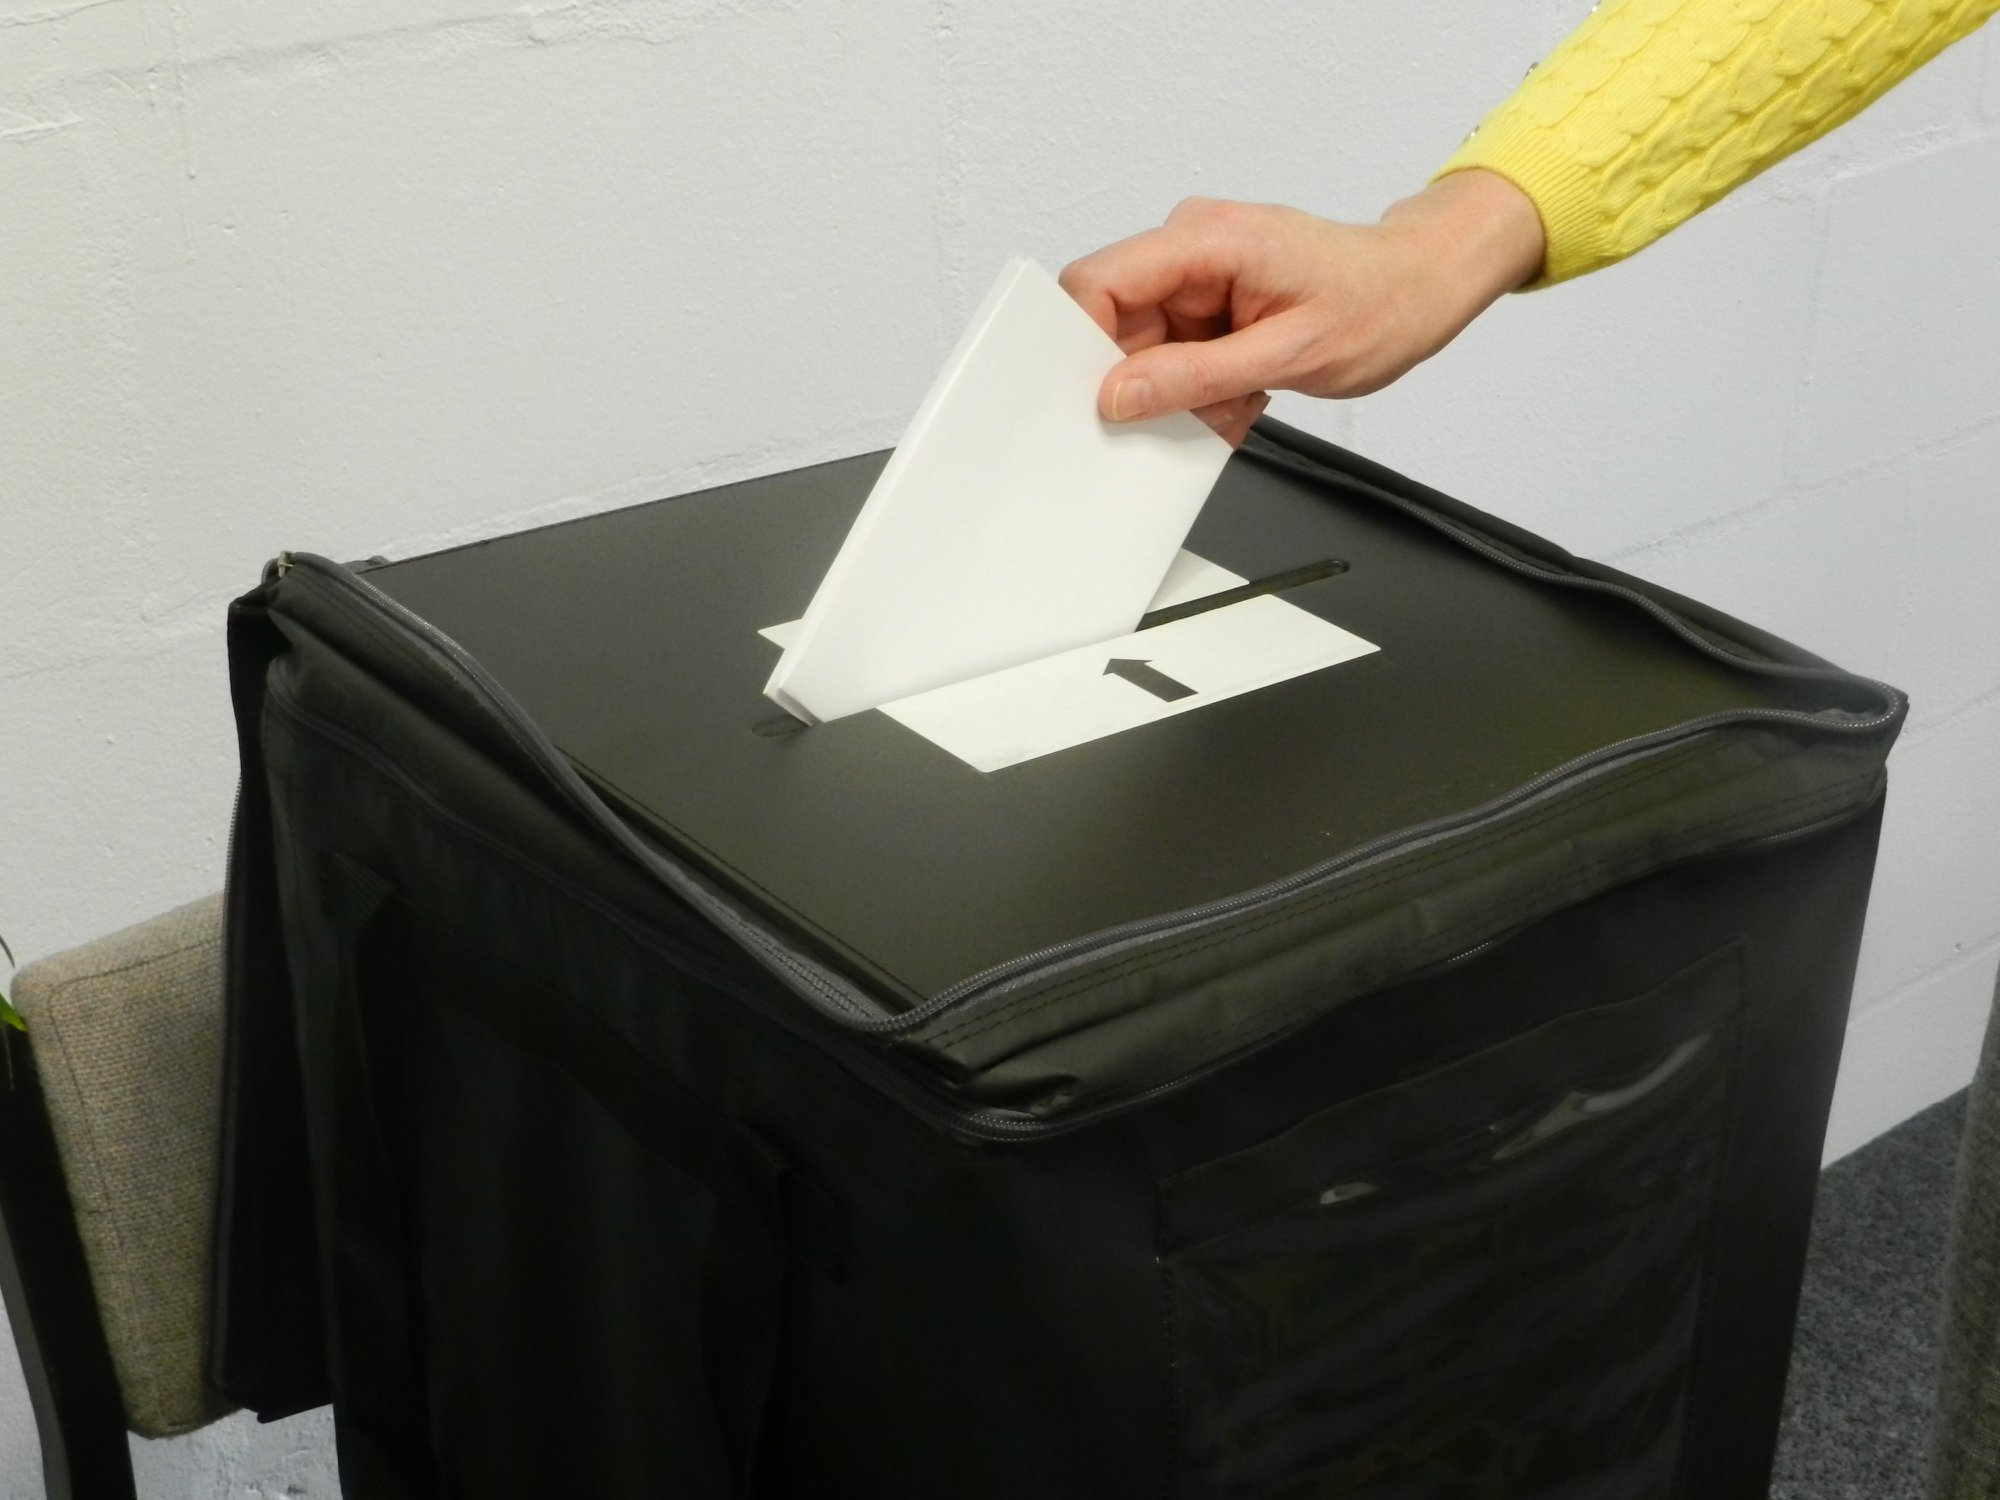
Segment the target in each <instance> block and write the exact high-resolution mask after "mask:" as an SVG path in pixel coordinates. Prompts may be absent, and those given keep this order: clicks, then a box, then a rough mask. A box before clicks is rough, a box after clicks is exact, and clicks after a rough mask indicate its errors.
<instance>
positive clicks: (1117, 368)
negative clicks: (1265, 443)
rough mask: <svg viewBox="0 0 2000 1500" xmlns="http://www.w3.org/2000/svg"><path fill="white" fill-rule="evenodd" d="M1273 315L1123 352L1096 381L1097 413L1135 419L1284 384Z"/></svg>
mask: <svg viewBox="0 0 2000 1500" xmlns="http://www.w3.org/2000/svg"><path fill="white" fill-rule="evenodd" d="M1274 321H1276V320H1275V319H1272V320H1267V321H1265V322H1261V323H1252V324H1251V325H1250V326H1249V327H1248V328H1239V329H1238V330H1236V332H1234V333H1226V334H1224V335H1223V336H1222V337H1221V338H1219V339H1199V340H1192V341H1189V342H1184V343H1168V344H1155V345H1154V346H1153V347H1152V348H1150V349H1141V350H1140V351H1139V352H1138V353H1137V354H1133V355H1129V356H1127V357H1126V358H1124V359H1122V360H1120V361H1119V362H1118V363H1117V364H1115V365H1113V366H1112V367H1111V369H1110V371H1109V372H1108V373H1107V374H1106V375H1105V377H1104V383H1103V384H1102V385H1101V386H1099V387H1098V391H1097V410H1098V412H1099V414H1100V415H1102V416H1103V417H1104V418H1105V419H1106V420H1107V421H1111V422H1136V421H1139V420H1140V419H1142V418H1145V417H1163V416H1165V415H1166V414H1167V413H1169V412H1176V411H1189V410H1192V409H1193V408H1194V407H1197V406H1209V405H1212V404H1213V403H1215V402H1217V401H1228V400H1231V399H1233V398H1235V397H1237V396H1247V395H1249V394H1250V393H1251V392H1253V391H1265V390H1269V389H1271V388H1273V387H1276V386H1281V385H1283V384H1284V383H1285V382H1284V378H1283V377H1284V376H1285V375H1286V374H1287V373H1289V372H1288V370H1287V368H1286V360H1285V355H1286V353H1287V352H1288V351H1287V348H1286V345H1287V343H1288V341H1287V340H1285V339H1284V337H1283V336H1282V334H1279V333H1278V332H1277V330H1275V329H1273V328H1272V327H1271V326H1270V324H1271V322H1274Z"/></svg>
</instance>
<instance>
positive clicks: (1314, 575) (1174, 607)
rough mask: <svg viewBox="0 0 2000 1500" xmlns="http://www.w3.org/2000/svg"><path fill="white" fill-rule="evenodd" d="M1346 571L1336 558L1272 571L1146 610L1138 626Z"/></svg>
mask: <svg viewBox="0 0 2000 1500" xmlns="http://www.w3.org/2000/svg"><path fill="white" fill-rule="evenodd" d="M1189 555H1191V554H1189ZM1346 571H1347V564H1346V563H1345V562H1344V561H1342V560H1341V559H1340V558H1337V557H1329V558H1327V559H1325V560H1324V561H1322V562H1316V563H1308V564H1306V565H1305V566H1304V567H1302V568H1287V569H1286V570H1285V571H1284V572H1282V573H1273V574H1272V575H1271V576H1270V577H1269V578H1259V579H1257V580H1256V581H1254V582H1252V583H1245V584H1240V585H1238V586H1237V587H1235V588H1232V589H1224V590H1223V591H1222V592H1221V593H1219V594H1208V595H1205V596H1204V597H1202V598H1200V599H1190V600H1187V601H1186V602H1185V603H1181V604H1168V605H1164V606H1159V607H1155V608H1152V609H1149V610H1147V611H1146V613H1145V614H1143V615H1141V616H1140V617H1139V629H1140V630H1142V631H1143V630H1151V629H1152V628H1153V627H1154V626H1155V625H1168V624H1171V623H1172V622H1173V621H1175V620H1184V619H1186V618H1187V617H1188V616H1189V615H1199V614H1206V613H1207V612H1208V611H1209V610H1211V609H1221V608H1223V607H1225V606H1226V605H1230V604H1234V603H1236V602H1237V601H1238V600H1241V599H1255V598H1256V597H1258V596H1259V595H1260V594H1282V593H1283V592H1285V590H1287V589H1295V588H1298V587H1300V586H1301V585H1303V584H1308V583H1318V582H1319V581H1320V580H1321V579H1322V578H1334V577H1337V576H1338V575H1340V574H1342V573H1345V572H1346Z"/></svg>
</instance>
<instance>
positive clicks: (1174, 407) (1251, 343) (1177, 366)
mask: <svg viewBox="0 0 2000 1500" xmlns="http://www.w3.org/2000/svg"><path fill="white" fill-rule="evenodd" d="M1542 254H1543V241H1542V222H1541V217H1540V215H1539V214H1537V213H1536V211H1535V206H1534V204H1533V203H1532V202H1531V201H1530V200H1529V198H1528V196H1527V195H1526V194H1525V193H1523V192H1522V191H1521V190H1520V189H1519V188H1517V187H1515V186H1514V185H1513V184H1512V183H1510V182H1508V181H1507V180H1506V179H1505V178H1504V177H1500V176H1498V175H1496V174H1495V173H1492V172H1487V171H1484V170H1482V169H1478V168H1473V169H1471V170H1468V171H1463V172H1454V173H1452V174H1451V175H1450V176H1448V177H1443V178H1440V179H1439V180H1438V181H1436V182H1434V183H1432V184H1431V185H1430V186H1429V187H1427V188H1425V189H1424V190H1423V191H1422V192H1420V193H1418V194H1416V195H1415V196H1414V197H1411V198H1406V199H1404V200H1403V201H1402V202H1400V203H1398V204H1396V205H1394V206H1393V207H1392V208H1390V209H1389V211H1388V212H1387V213H1385V214H1384V215H1383V216H1382V221H1381V222H1380V223H1379V224H1365V225H1364V224H1337V223H1333V222H1331V221H1329V220H1326V219H1319V218H1315V217H1313V216H1312V215H1311V214H1307V213H1301V212H1300V211H1299V210H1297V209H1294V208H1282V207H1279V206H1277V205H1274V204H1264V203H1228V202H1219V201H1216V200H1214V199H1207V198H1190V199H1188V200H1186V201H1185V202H1183V203H1181V204H1180V205H1179V206H1178V207H1176V208H1175V209H1174V211H1173V212H1172V213H1171V214H1169V215H1168V216H1167V222H1166V223H1165V224H1163V225H1161V226H1160V227H1159V228H1158V229H1148V230H1146V231H1144V232H1143V233H1141V234H1136V235H1134V236H1132V237H1131V238H1130V239H1126V240H1120V241H1119V242H1118V243H1117V244H1115V245H1108V246H1106V247H1105V248H1104V249H1102V250H1099V251H1097V252H1095V253H1094V254H1091V255H1086V256H1084V257H1083V258H1082V259H1081V260H1077V261H1073V262H1071V263H1070V264H1069V265H1068V266H1066V267H1064V269H1063V272H1062V275H1061V277H1060V278H1059V279H1060V280H1061V282H1062V285H1063V288H1064V290H1066V291H1067V292H1068V293H1069V294H1070V295H1071V296H1072V297H1074V298H1075V299H1076V300H1077V302H1078V303H1080V304H1081V305H1082V307H1083V309H1084V311H1085V312H1087V313H1089V314H1090V316H1091V317H1092V318H1093V319H1095V320H1096V322H1097V324H1098V326H1099V327H1101V328H1103V330H1104V331H1105V332H1106V333H1108V334H1110V335H1111V336H1112V338H1114V339H1116V340H1117V341H1118V346H1119V347H1120V348H1121V349H1123V350H1124V351H1125V353H1126V356H1127V357H1126V358H1125V359H1124V360H1121V361H1120V362H1119V363H1118V364H1117V365H1115V366H1113V367H1112V369H1111V371H1110V372H1109V373H1108V374H1107V375H1106V376H1105V377H1104V384H1103V386H1102V387H1101V388H1100V389H1099V391H1098V396H1097V407H1098V411H1099V412H1100V413H1102V415H1103V416H1104V417H1105V418H1106V419H1107V420H1109V421H1113V422H1124V421H1134V420H1137V419H1139V418H1143V417H1157V416H1162V415H1164V414H1166V413H1167V412H1172V411H1187V410H1192V411H1193V412H1194V413H1195V415H1197V416H1199V417H1201V418H1202V420H1204V421H1205V422H1207V423H1208V424H1209V425H1210V426H1211V427H1213V428H1214V429H1215V430H1216V431H1217V432H1218V433H1220V434H1221V435H1222V436H1223V437H1225V438H1227V439H1228V440H1229V443H1230V445H1231V446H1232V447H1233V446H1235V445H1237V444H1239V443H1241V442H1242V441H1243V438H1244V435H1245V434H1246V433H1248V432H1249V430H1250V424H1251V423H1252V422H1253V421H1255V420H1256V418H1257V415H1258V413H1260V412H1261V411H1262V410H1263V409H1264V406H1265V405H1266V404H1267V403H1268V402H1269V400H1270V397H1269V396H1268V395H1267V394H1265V393H1266V392H1267V391H1271V390H1291V391H1303V392H1305V393H1306V394H1307V395H1309V396H1365V395H1367V394H1368V393H1369V392H1370V391H1377V390H1380V389H1381V388H1382V387H1383V386H1385V385H1388V384H1389V383H1390V382H1391V381H1393V380H1395V379H1396V378H1397V377H1398V376H1400V375H1403V374H1404V373H1405V372H1407V371H1408V370H1410V369H1411V368H1413V367H1414V366H1416V365H1418V364H1420V363H1422V362H1423V361H1424V360H1426V359H1428V358H1430V356H1431V355H1433V354H1435V353H1437V351H1438V350H1440V349H1442V348H1443V347H1444V346H1445V345H1446V344H1448V343H1450V342H1451V341H1452V339H1454V338H1456V337H1457V336H1458V334H1459V333H1460V332H1461V331H1462V330H1463V329H1464V328H1465V326H1466V325H1467V324H1469V323H1470V322H1471V321H1472V320H1473V319H1474V318H1476V317H1478V316H1479V314H1480V313H1482V312H1484V311H1485V310H1486V309H1487V308H1488V307H1489V306H1491V305H1492V304H1493V303H1494V302H1495V301H1497V300H1498V299H1499V298H1500V297H1501V296H1502V295H1503V294H1504V293H1506V292H1509V291H1511V290H1513V289H1514V288H1515V287H1517V286H1519V285H1521V284H1522V283H1523V282H1525V281H1527V280H1529V279H1530V278H1531V277H1533V276H1534V275H1535V274H1536V273H1537V272H1539V271H1540V269H1541V264H1542Z"/></svg>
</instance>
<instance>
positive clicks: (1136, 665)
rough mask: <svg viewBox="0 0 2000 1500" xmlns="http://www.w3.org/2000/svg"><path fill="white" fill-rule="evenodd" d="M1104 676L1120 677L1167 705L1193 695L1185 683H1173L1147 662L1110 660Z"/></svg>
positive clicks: (1113, 658)
mask: <svg viewBox="0 0 2000 1500" xmlns="http://www.w3.org/2000/svg"><path fill="white" fill-rule="evenodd" d="M1104 675H1105V676H1106V677H1122V678H1124V679H1125V680H1126V681H1127V682H1129V683H1131V684H1132V686H1134V687H1137V688H1144V689H1145V690H1146V691H1147V692H1149V693H1151V694H1152V695H1153V696H1154V697H1155V698H1161V699H1164V700H1166V701H1167V702H1168V703H1172V702H1173V701H1174V700H1175V699H1176V698H1192V697H1193V696H1194V693H1195V690H1194V689H1193V688H1191V687H1189V686H1188V685H1187V684H1186V683H1185V682H1175V681H1174V680H1173V678H1171V677H1169V676H1168V675H1167V674H1166V673H1165V672H1162V671H1161V670H1160V669H1159V668H1157V667H1155V666H1152V665H1150V664H1149V663H1147V662H1143V661H1131V660H1128V659H1127V658H1125V657H1121V656H1114V657H1112V658H1111V660H1110V662H1108V663H1107V664H1106V665H1105V668H1104Z"/></svg>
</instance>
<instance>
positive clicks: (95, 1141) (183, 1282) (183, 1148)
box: [13, 895, 228, 1448]
mask: <svg viewBox="0 0 2000 1500" xmlns="http://www.w3.org/2000/svg"><path fill="white" fill-rule="evenodd" d="M221 921H222V900H221V897H220V896H219V895H218V896H210V897H207V898H205V899H203V900H200V901H196V902H193V903H192V904H190V905H187V906H183V907H180V908H179V909H177V910H175V911H171V912H167V913H166V914H164V915H162V916H159V917H155V918H153V919H152V920H151V921H148V922H144V923H141V924H140V925H138V926H136V927H131V928H128V929H126V930H125V931H123V932H118V933H114V934H113V935H111V936H109V937H106V938H101V939H99V940H98V941H96V942H93V943H89V944H86V945H84V946H83V947H80V948H75V949H72V950H70V951H69V952H66V953H61V954H58V955H56V956H54V957H52V958H48V959H44V960H42V961H40V962H37V963H33V964H30V965H29V966H28V967H26V968H24V969H23V970H21V972H20V973H19V974H18V975H17V976H16V978H15V984H14V996H13V998H14V1001H15V1004H16V1005H17V1006H18V1007H19V1009H20V1011H21V1013H22V1015H23V1016H24V1017H25V1018H26V1020H27V1025H28V1040H29V1043H30V1046H31V1048H32V1061H33V1067H34V1070H35V1072H36V1073H38V1074H39V1077H40V1082H41V1088H42V1092H43V1096H44V1099H45V1101H46V1109H47V1115H48V1120H49V1125H50V1127H51V1131H52V1133H53V1135H54V1138H55V1143H56V1148H57V1154H58V1156H59V1158H60V1161H61V1166H62V1178H63V1181H64V1182H65V1183H66V1184H67V1187H68V1191H69V1199H70V1206H71V1210H72V1212H73V1214H74V1218H75V1222H76V1229H77V1234H78V1237H79V1238H80V1240H81V1242H82V1247H83V1252H84V1258H85V1260H86V1262H87V1264H88V1266H89V1273H90V1283H91V1287H92V1289H93V1291H94V1293H95V1300H96V1303H97V1307H98V1312H99V1318H100V1320H101V1322H102V1326H103V1331H104V1341H105V1344H106V1345H107V1347H108V1349H109V1352H110V1356H111V1364H112V1367H113V1369H114V1370H115V1372H116V1375H117V1386H118V1392H119V1395H120V1397H121V1399H122V1404H123V1407H124V1415H125V1420H126V1424H127V1425H128V1426H129V1427H130V1428H131V1430H132V1431H134V1432H137V1433H140V1434H143V1435H145V1436H150V1437H158V1436H165V1435H168V1434H172V1433H181V1432H187V1431H189V1430H191V1429H193V1428H196V1427H200V1426H202V1425H203V1424H205V1423H207V1422H210V1421H213V1420H214V1419H215V1418H216V1417H218V1416H221V1415H222V1414H223V1413H224V1412H225V1411H226V1410H227V1409H228V1408H227V1407H226V1406H225V1405H223V1404H222V1403H220V1402H219V1401H218V1400H217V1398H216V1397H214V1396H213V1395H212V1394H211V1393H210V1392H209V1391H208V1390H207V1389H206V1388H205V1386H204V1385H203V1382H202V1375H201V1371H202V1356H203V1349H204V1343H205V1328H206V1320H207V1314H208V1238H209V1215H210V1210H211V1198H212V1195H213V1192H214V1186H215V1156H216V1131H217V1120H218V1113H219V1107H220V1091H221V1076H222V993H221V952H222V940H221ZM44 1446H45V1448H46V1441H45V1445H44Z"/></svg>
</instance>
